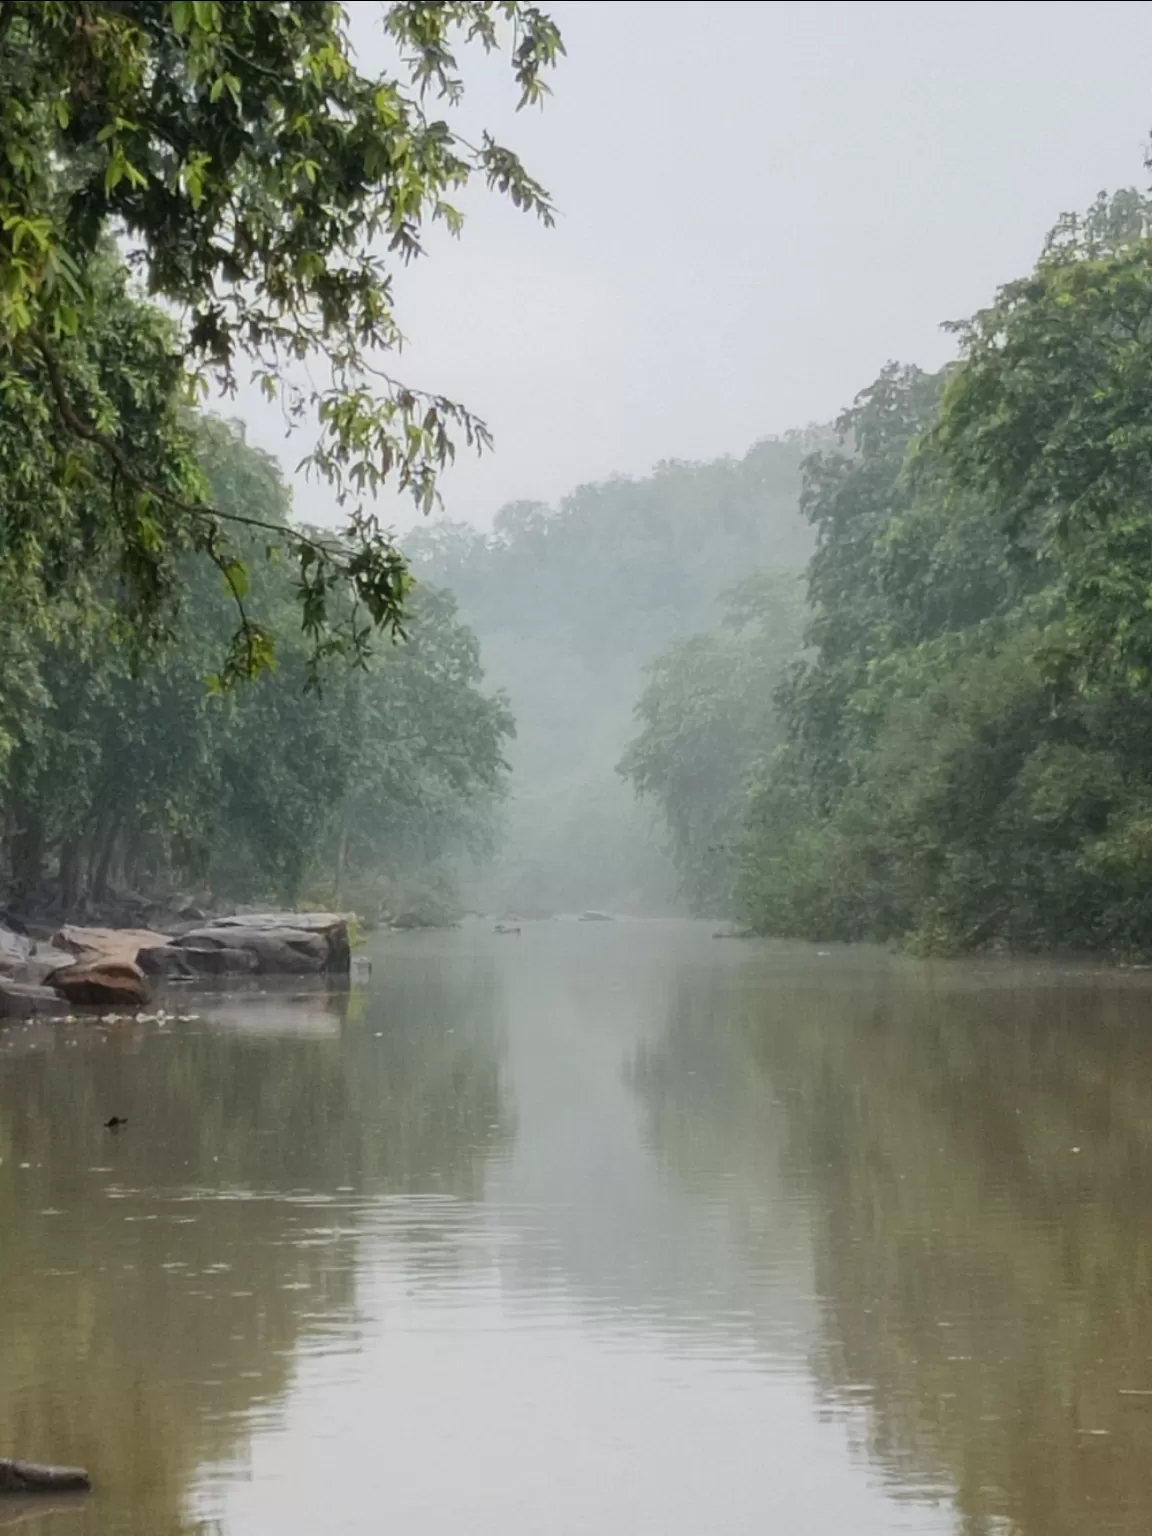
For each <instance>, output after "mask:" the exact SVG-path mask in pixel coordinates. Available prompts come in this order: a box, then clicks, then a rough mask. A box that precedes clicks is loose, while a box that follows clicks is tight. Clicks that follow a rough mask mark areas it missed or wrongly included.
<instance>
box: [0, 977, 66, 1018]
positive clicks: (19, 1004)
mask: <svg viewBox="0 0 1152 1536" xmlns="http://www.w3.org/2000/svg"><path fill="white" fill-rule="evenodd" d="M67 1012H68V1004H67V1003H66V1002H65V1001H64V999H63V998H62V997H61V996H60V995H59V993H57V992H54V991H53V990H52V988H51V987H37V986H33V985H32V984H31V983H29V982H24V981H9V980H8V978H7V977H0V1019H32V1018H36V1017H40V1018H44V1017H46V1016H55V1017H57V1018H59V1017H61V1016H62V1015H64V1014H66V1013H67Z"/></svg>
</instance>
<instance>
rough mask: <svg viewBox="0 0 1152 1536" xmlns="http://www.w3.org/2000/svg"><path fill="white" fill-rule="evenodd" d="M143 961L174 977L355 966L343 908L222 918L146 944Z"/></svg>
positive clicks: (146, 966)
mask: <svg viewBox="0 0 1152 1536" xmlns="http://www.w3.org/2000/svg"><path fill="white" fill-rule="evenodd" d="M136 959H137V963H138V964H139V965H140V966H141V967H142V968H143V969H144V970H146V971H147V972H148V973H149V974H150V975H154V976H167V977H169V978H174V977H183V978H189V977H195V976H228V975H245V974H255V975H261V976H276V975H280V976H301V975H308V974H309V973H311V974H319V973H320V972H328V973H330V974H336V975H343V974H347V972H348V971H349V970H350V969H351V966H352V952H351V947H350V944H349V939H348V919H347V917H345V916H344V915H343V914H342V913H338V912H251V913H243V914H241V915H239V916H237V917H222V918H217V919H216V921H215V922H212V923H207V924H205V925H204V926H202V927H198V928H191V929H189V930H188V931H187V932H186V933H182V934H180V935H179V936H178V937H176V938H173V939H171V940H169V941H168V943H167V944H166V945H165V946H164V947H163V948H162V949H161V948H157V947H155V946H152V947H150V948H149V949H148V950H144V949H141V951H140V952H139V953H138V955H137V956H136Z"/></svg>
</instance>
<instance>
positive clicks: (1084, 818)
mask: <svg viewBox="0 0 1152 1536" xmlns="http://www.w3.org/2000/svg"><path fill="white" fill-rule="evenodd" d="M957 331H958V335H959V340H960V357H959V360H958V362H957V363H956V364H955V365H953V366H952V367H951V368H949V369H947V370H945V371H944V373H943V374H940V375H936V376H930V375H926V374H924V373H922V372H920V371H919V370H917V369H915V368H908V367H898V366H895V365H892V366H890V367H888V368H886V369H885V370H884V372H883V373H882V374H881V376H880V377H879V378H878V379H877V380H876V381H875V382H874V383H873V384H872V385H870V386H869V387H868V388H867V389H866V390H864V391H863V392H862V394H861V395H860V396H859V397H858V398H857V400H856V402H855V404H854V406H853V407H852V408H851V409H850V410H849V411H847V412H846V413H845V414H844V416H843V418H842V420H841V422H840V423H839V431H840V442H839V444H838V445H836V446H834V447H832V448H830V449H825V450H823V451H821V452H818V453H816V454H813V455H812V456H810V457H809V458H808V459H807V461H806V463H805V465H804V469H803V490H802V507H803V511H804V514H805V516H806V518H807V520H808V521H809V523H810V524H811V526H812V528H813V530H814V533H815V538H816V551H815V554H814V555H813V557H812V560H811V563H810V565H809V568H808V600H809V608H808V614H807V620H806V623H805V624H803V625H802V626H800V627H799V628H798V629H794V630H792V631H791V632H790V630H789V624H790V621H791V610H790V608H789V606H788V604H787V603H785V604H782V605H773V604H769V605H768V606H767V607H765V606H763V604H762V605H761V608H760V610H759V615H760V616H759V617H757V616H756V613H755V612H750V611H749V609H748V607H747V604H746V602H743V601H741V602H740V603H739V604H738V605H737V606H736V607H735V608H734V609H733V612H732V622H731V623H729V624H728V625H727V626H725V627H724V628H722V629H721V630H720V631H719V632H718V633H716V634H713V635H711V636H708V637H703V638H701V639H698V640H696V641H692V642H687V643H681V644H679V645H677V646H675V647H674V648H673V649H672V650H670V651H668V652H666V653H665V654H664V655H663V656H662V657H661V658H660V659H659V661H658V662H656V664H655V665H654V667H653V668H652V670H651V675H650V680H649V684H648V688H647V690H646V692H645V693H644V695H643V697H642V700H641V703H640V706H639V711H638V713H639V720H640V724H641V726H642V730H641V734H640V736H639V737H638V739H637V740H636V741H635V742H634V743H633V745H632V746H631V747H630V749H629V751H628V753H627V754H626V756H625V759H624V763H623V768H624V771H625V772H626V773H627V774H628V775H629V776H630V777H631V779H632V781H633V782H634V784H635V785H636V786H637V788H638V789H640V790H642V791H645V792H647V793H650V794H652V795H653V796H655V797H656V799H657V802H658V803H659V805H660V807H661V809H662V811H663V813H664V815H665V817H666V820H667V823H668V826H669V828H670V830H671V833H672V836H673V840H674V844H675V847H676V850H677V853H678V857H679V861H680V865H681V868H682V870H683V872H684V875H685V879H686V881H687V884H688V887H689V890H690V891H691V892H692V894H693V896H694V897H695V899H696V900H697V902H698V904H700V905H701V906H703V907H706V908H709V909H711V910H717V909H725V910H727V911H729V912H732V913H734V914H737V915H739V916H740V917H742V918H743V919H744V920H746V921H747V922H749V923H750V924H751V925H752V926H754V927H755V928H756V929H758V930H760V931H764V932H769V933H775V934H781V935H798V936H803V937H809V938H823V939H829V938H831V939H845V940H850V939H890V938H898V939H901V940H904V941H906V942H910V943H912V944H914V945H916V946H918V947H920V948H923V949H945V950H946V949H963V948H971V947H976V946H981V945H988V944H994V943H1004V944H1008V945H1011V946H1016V947H1024V948H1050V947H1058V946H1066V947H1109V948H1116V949H1124V950H1137V949H1147V948H1148V947H1150V946H1152V688H1150V683H1152V205H1150V204H1149V202H1148V201H1147V200H1145V199H1144V198H1142V197H1140V196H1139V195H1137V194H1136V193H1132V192H1125V193H1122V194H1119V195H1117V196H1115V197H1112V198H1104V197H1101V198H1100V199H1099V200H1098V202H1097V203H1096V205H1095V206H1094V207H1093V208H1092V209H1091V211H1090V212H1089V213H1088V214H1087V215H1086V216H1085V217H1082V218H1080V217H1066V218H1064V219H1063V220H1062V221H1061V223H1060V224H1059V225H1058V226H1057V228H1056V230H1055V231H1054V232H1053V234H1052V235H1051V236H1050V238H1049V240H1048V242H1047V244H1046V246H1045V249H1044V252H1043V254H1042V256H1041V258H1040V261H1039V263H1038V265H1037V267H1036V268H1035V270H1034V271H1033V272H1032V273H1031V274H1030V275H1029V276H1028V277H1026V278H1024V279H1022V280H1021V281H1020V282H1017V283H1013V284H1010V285H1008V286H1007V287H1006V288H1004V289H1003V290H1002V291H1001V292H1000V294H999V295H998V296H997V298H996V300H995V302H994V303H993V305H992V306H991V307H990V308H989V309H987V310H985V311H983V312H981V313H980V314H978V315H977V316H976V317H975V318H974V319H973V320H972V321H971V322H969V323H967V324H965V325H962V326H959V327H957ZM800 629H802V634H801V633H800Z"/></svg>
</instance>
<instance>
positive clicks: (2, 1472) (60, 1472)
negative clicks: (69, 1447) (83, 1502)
mask: <svg viewBox="0 0 1152 1536" xmlns="http://www.w3.org/2000/svg"><path fill="white" fill-rule="evenodd" d="M91 1487H92V1479H91V1478H90V1477H89V1476H88V1474H87V1472H86V1471H85V1470H84V1468H83V1467H46V1466H42V1465H41V1464H40V1463H39V1462H36V1461H15V1460H12V1459H10V1458H8V1457H5V1456H0V1493H87V1492H88V1490H89V1489H90V1488H91Z"/></svg>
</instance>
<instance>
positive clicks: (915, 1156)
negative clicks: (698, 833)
mask: <svg viewBox="0 0 1152 1536" xmlns="http://www.w3.org/2000/svg"><path fill="white" fill-rule="evenodd" d="M371 954H372V959H373V961H374V972H373V976H372V977H371V979H368V980H366V981H365V982H364V983H363V984H358V985H356V986H354V987H353V988H352V990H351V991H350V992H348V993H344V994H334V995H330V994H328V993H326V992H310V991H308V990H306V989H305V990H300V989H298V988H295V987H294V988H292V989H289V990H281V991H279V992H276V993H271V994H256V993H253V994H250V995H244V996H239V995H236V994H233V995H230V996H228V997H227V998H217V999H215V1000H213V999H211V998H208V999H204V998H197V999H196V1000H195V1002H194V1003H193V1002H192V1001H191V1000H188V1001H187V1002H184V1003H183V1006H184V1007H185V1008H187V1009H189V1010H191V1011H194V1012H196V1013H198V1014H199V1015H200V1016H201V1017H200V1018H199V1019H198V1020H196V1021H194V1022H190V1023H184V1024H179V1025H176V1026H173V1027H167V1028H157V1027H156V1026H154V1025H130V1026H120V1027H112V1028H108V1029H97V1028H92V1027H91V1026H89V1027H87V1028H85V1029H77V1030H70V1029H67V1028H63V1027H56V1028H54V1029H39V1028H22V1027H17V1028H14V1029H12V1028H10V1029H8V1030H7V1031H0V1453H3V1452H10V1453H16V1454H23V1455H28V1456H39V1457H43V1458H51V1459H54V1460H59V1461H73V1460H74V1461H79V1462H82V1463H84V1464H86V1465H87V1466H89V1467H90V1468H91V1470H92V1472H93V1474H94V1476H95V1478H96V1480H97V1485H98V1486H97V1492H96V1493H95V1494H94V1495H93V1496H92V1497H91V1498H90V1499H87V1500H81V1501H79V1502H68V1501H58V1502H55V1503H52V1504H50V1505H44V1504H27V1503H23V1502H13V1501H11V1500H9V1501H7V1502H0V1530H3V1529H4V1528H5V1527H6V1526H7V1525H9V1524H19V1525H20V1526H21V1527H22V1529H23V1530H25V1531H27V1532H29V1533H30V1536H57V1533H60V1536H96V1533H99V1536H165V1533H177V1532H192V1531H202V1532H219V1533H223V1536H296V1533H299V1536H305V1533H307V1536H316V1533H321V1532H356V1533H360V1532H363V1533H368V1532H372V1533H376V1532H385V1531H386V1532H390V1533H405V1536H407V1533H412V1536H448V1533H452V1536H456V1533H464V1532H467V1533H468V1536H489V1533H491V1536H497V1533H499V1536H537V1533H543V1532H547V1533H548V1536H647V1533H653V1536H656V1533H659V1536H689V1533H692V1536H698V1533H704V1532H707V1533H709V1536H753V1533H755V1536H765V1533H769V1532H775V1533H780V1536H889V1533H905V1536H935V1533H957V1536H960V1533H963V1536H1007V1533H1020V1536H1103V1533H1107V1532H1124V1533H1130V1536H1137V1533H1139V1536H1146V1533H1147V1532H1148V1531H1149V1530H1150V1529H1152V979H1149V978H1148V977H1146V976H1143V975H1140V974H1137V973H1131V972H1130V973H1113V974H1106V973H1103V972H1094V971H1093V970H1091V969H1089V968H1070V967H1063V968H1062V967H1060V966H1059V965H1029V966H1019V965H1017V966H1009V965H999V964H993V963H985V964H977V963H970V964H964V965H960V964H955V965H926V964H920V963H916V962H912V961H909V960H906V959H899V958H894V957H891V956H887V955H883V954H879V953H875V952H868V951H834V952H831V953H822V952H820V951H818V950H816V949H812V948H799V947H784V946H779V945H771V944H760V943H747V942H739V943H737V942H716V941H714V940H713V939H712V937H711V931H710V929H709V928H708V927H706V926H702V925H693V924H687V923H679V924H678V923H640V922H620V923H613V924H608V923H603V924H596V923H587V924H578V923H565V922H556V923H539V924H528V925H525V928H524V932H523V935H522V937H520V938H501V937H496V936H495V935H493V934H492V933H491V932H490V931H489V930H488V928H487V927H486V926H485V925H479V924H477V925H475V926H471V927H466V928H464V929H463V930H461V931H459V932H456V933H450V934H412V935H404V936H400V935H396V936H388V937H386V938H383V939H381V940H379V941H377V942H376V943H375V944H374V945H373V946H372V950H371ZM112 1113H116V1114H121V1115H126V1116H127V1117H128V1119H129V1122H130V1123H129V1127H128V1130H127V1131H126V1132H124V1133H123V1134H121V1135H119V1136H114V1135H110V1134H109V1133H107V1132H105V1131H104V1130H103V1129H102V1128H101V1122H102V1121H103V1120H104V1119H106V1118H107V1117H108V1116H109V1115H110V1114H112Z"/></svg>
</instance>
